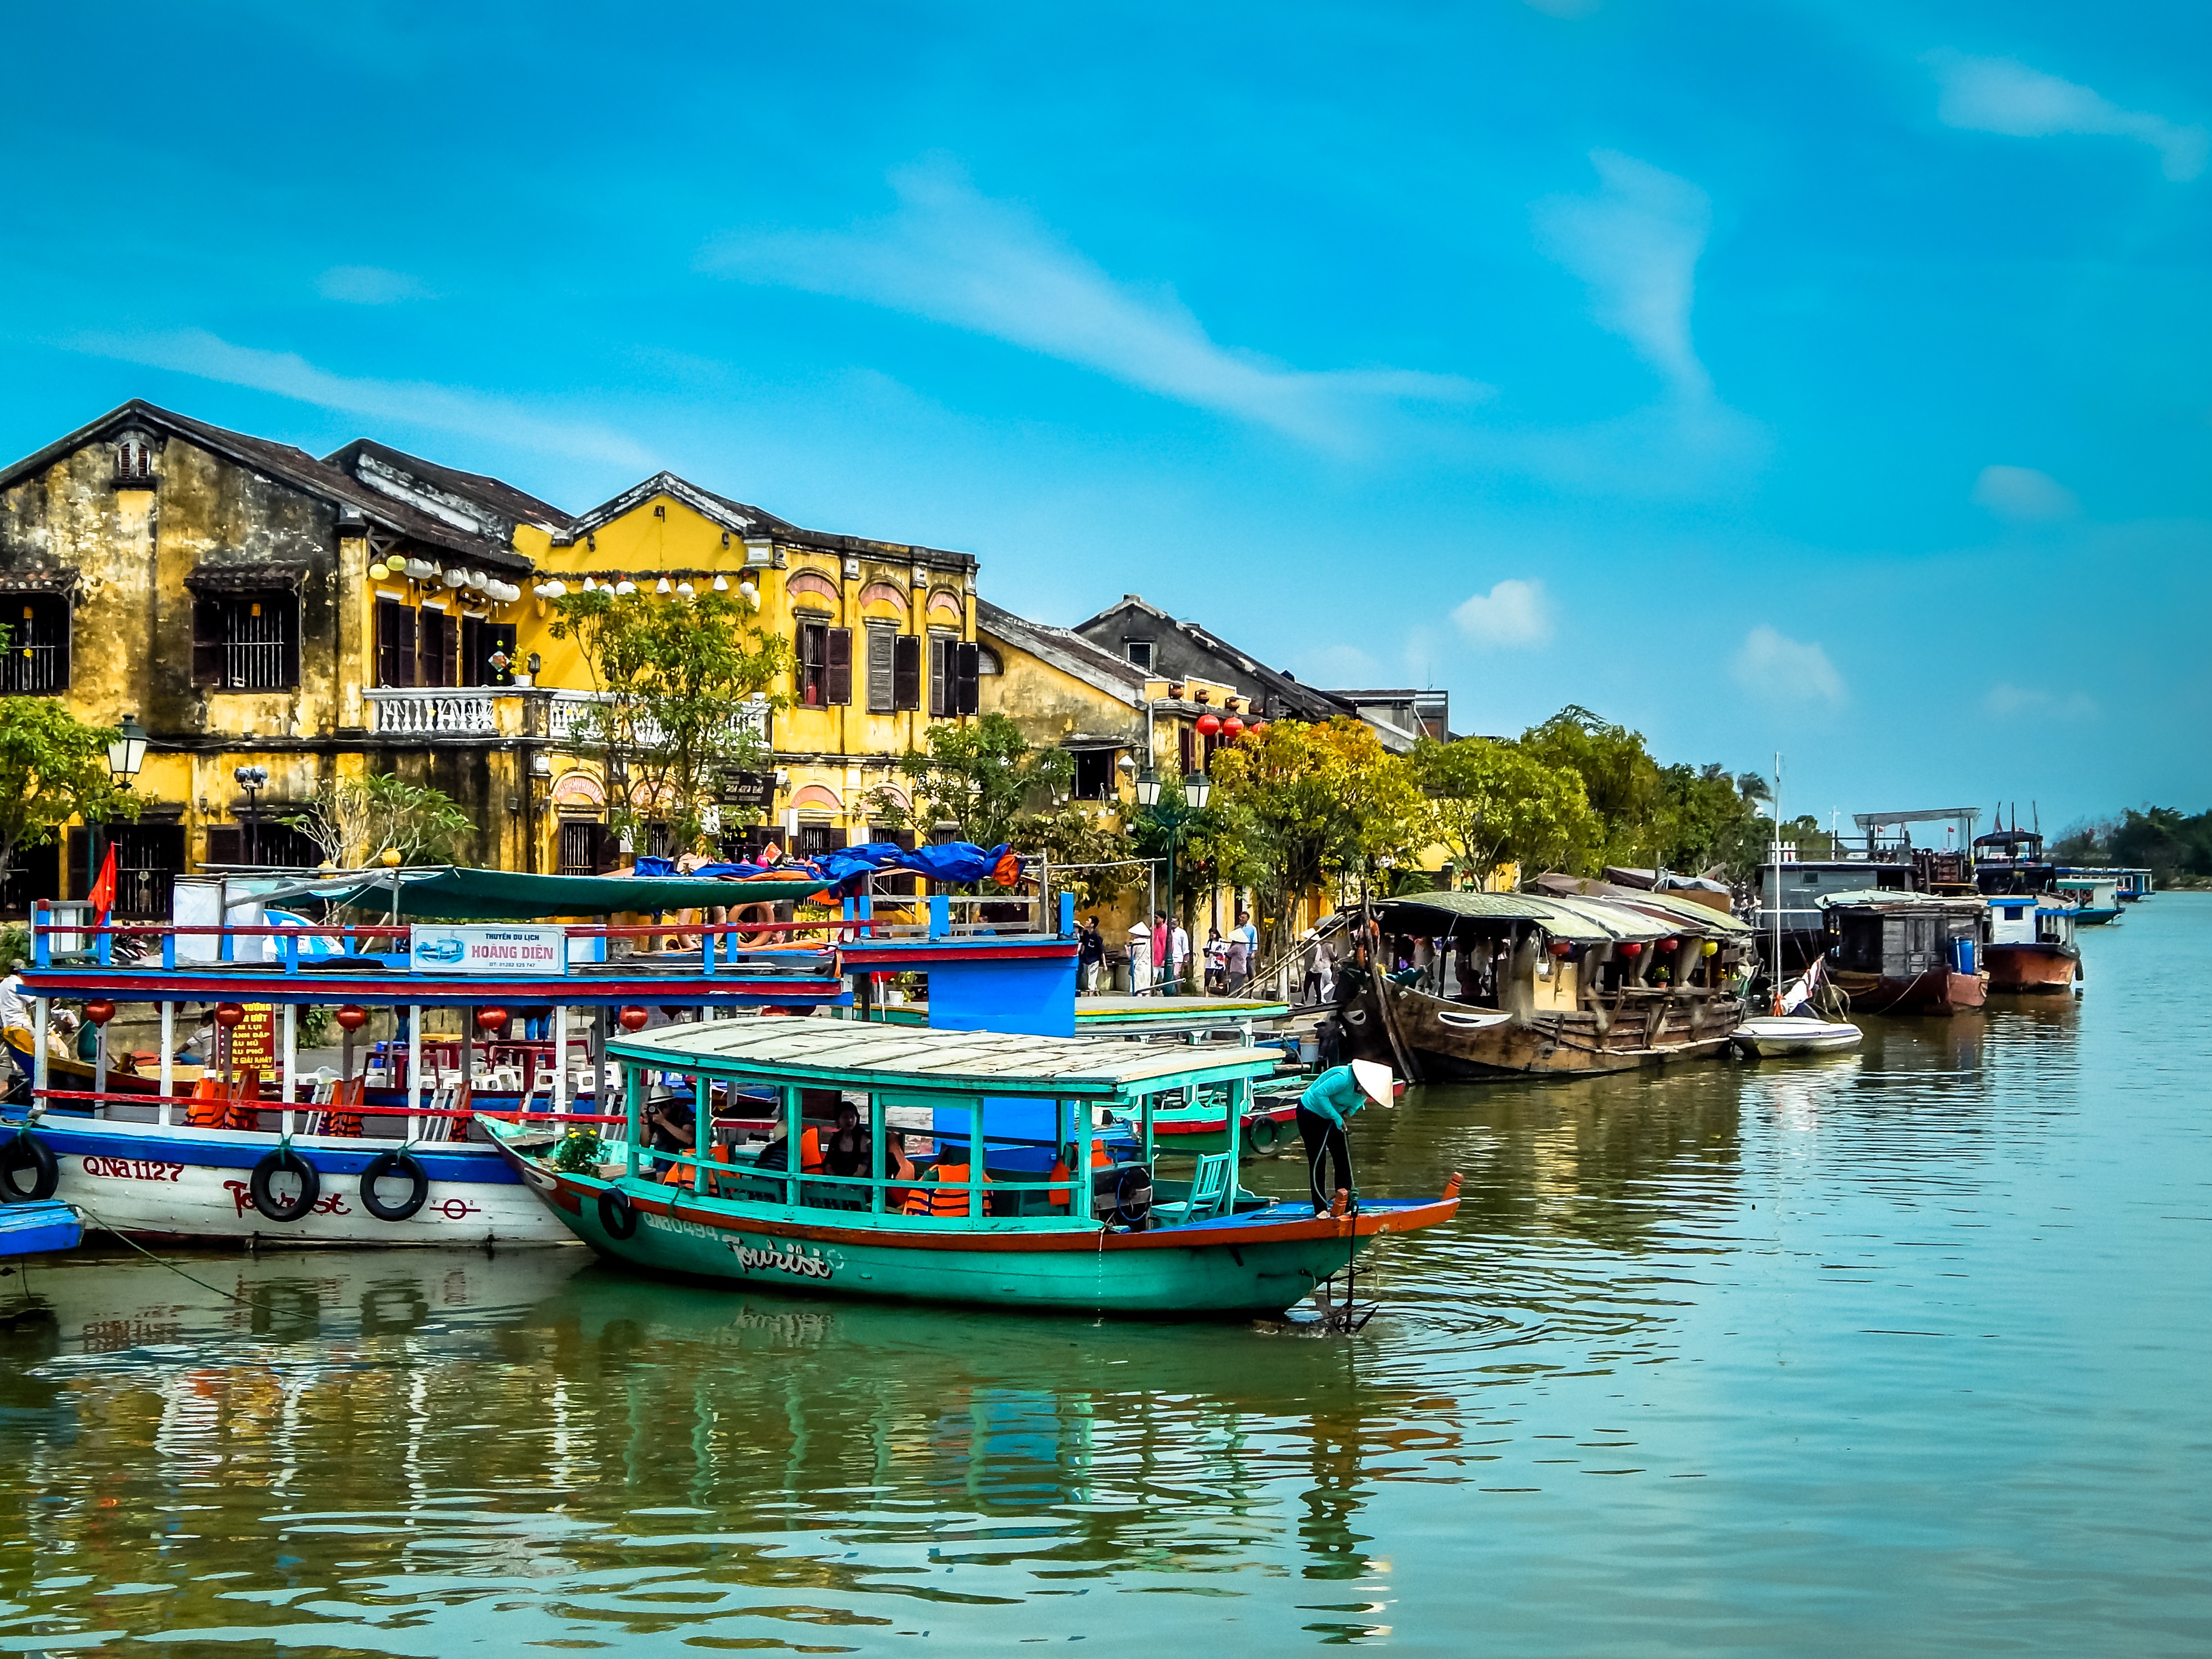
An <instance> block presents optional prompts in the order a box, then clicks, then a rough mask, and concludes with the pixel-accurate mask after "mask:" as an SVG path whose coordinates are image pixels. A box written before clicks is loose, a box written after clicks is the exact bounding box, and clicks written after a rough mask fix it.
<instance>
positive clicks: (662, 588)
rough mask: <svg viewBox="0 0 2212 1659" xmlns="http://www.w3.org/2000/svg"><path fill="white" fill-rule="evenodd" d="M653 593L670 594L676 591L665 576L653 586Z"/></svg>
mask: <svg viewBox="0 0 2212 1659" xmlns="http://www.w3.org/2000/svg"><path fill="white" fill-rule="evenodd" d="M674 591H675V590H674V589H672V588H671V587H670V586H669V585H668V578H667V577H665V576H663V577H662V578H661V579H660V580H659V581H657V582H655V583H654V584H653V592H656V593H669V592H674Z"/></svg>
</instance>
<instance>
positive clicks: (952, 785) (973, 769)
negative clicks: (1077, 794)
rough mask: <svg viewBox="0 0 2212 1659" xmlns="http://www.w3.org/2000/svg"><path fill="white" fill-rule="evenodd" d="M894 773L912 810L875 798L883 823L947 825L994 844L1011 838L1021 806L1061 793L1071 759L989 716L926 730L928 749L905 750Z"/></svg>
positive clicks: (981, 843) (986, 844) (985, 843)
mask: <svg viewBox="0 0 2212 1659" xmlns="http://www.w3.org/2000/svg"><path fill="white" fill-rule="evenodd" d="M899 772H900V774H901V775H902V776H903V777H904V778H905V779H906V781H907V793H908V794H909V795H911V796H912V797H913V799H914V805H913V806H912V807H910V808H906V807H901V806H900V805H898V803H897V802H896V800H894V799H890V797H889V796H886V795H884V794H881V793H878V796H877V797H876V801H875V808H876V811H878V813H879V814H880V815H881V817H882V821H883V822H884V823H890V824H891V825H892V826H893V827H894V828H900V829H903V828H905V827H907V826H908V825H909V824H911V825H913V826H914V827H915V829H919V830H922V831H927V830H928V829H931V828H932V827H933V826H934V825H936V824H939V823H953V824H957V826H959V834H960V838H961V839H962V840H963V841H970V842H975V845H977V846H978V847H996V846H998V845H1000V843H1001V842H1012V841H1013V840H1014V839H1015V830H1016V825H1017V823H1018V822H1019V821H1020V819H1021V818H1022V817H1023V814H1024V810H1025V809H1026V808H1028V807H1030V806H1031V805H1039V806H1042V805H1045V804H1046V803H1047V801H1048V800H1049V798H1050V797H1051V796H1053V795H1054V794H1055V793H1065V792H1066V789H1067V787H1068V785H1069V783H1070V782H1071V781H1073V778H1074V775H1075V761H1074V759H1073V757H1071V756H1070V755H1069V754H1068V753H1067V751H1066V750H1064V749H1037V748H1033V747H1032V746H1031V745H1030V741H1029V739H1028V738H1024V736H1023V735H1022V731H1021V727H1019V726H1016V725H1015V724H1014V723H1013V721H1012V720H1008V719H1007V718H1006V716H1005V715H1004V714H985V715H983V716H982V717H981V718H980V719H979V720H976V721H975V723H974V724H973V725H968V726H931V727H930V728H929V748H928V750H927V752H924V751H922V750H908V751H907V753H906V754H905V756H904V757H902V758H901V760H900V762H899ZM1022 850H1029V849H1027V848H1024V849H1022Z"/></svg>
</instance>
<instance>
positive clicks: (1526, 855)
mask: <svg viewBox="0 0 2212 1659" xmlns="http://www.w3.org/2000/svg"><path fill="white" fill-rule="evenodd" d="M1407 765H1408V766H1409V767H1410V769H1412V772H1413V779H1414V781H1416V782H1417V783H1418V784H1419V786H1420V788H1421V792H1422V793H1423V794H1425V796H1427V798H1428V804H1429V823H1430V832H1431V835H1432V836H1434V838H1435V839H1436V841H1437V842H1438V843H1439V844H1440V845H1442V846H1443V847H1446V848H1449V849H1450V851H1451V854H1452V856H1453V859H1454V860H1455V862H1456V863H1457V865H1458V866H1459V869H1460V872H1461V873H1462V875H1464V876H1467V877H1469V878H1472V884H1473V885H1474V886H1476V887H1480V886H1483V885H1484V884H1486V883H1487V882H1488V881H1489V879H1490V878H1491V876H1492V874H1493V873H1494V872H1496V871H1497V870H1498V868H1499V867H1500V866H1504V865H1508V864H1516V865H1519V866H1521V867H1522V869H1523V870H1524V871H1533V870H1540V869H1547V868H1553V867H1557V868H1570V867H1572V866H1576V865H1577V864H1578V863H1579V862H1580V861H1581V860H1582V858H1583V854H1584V853H1585V851H1586V850H1587V848H1588V847H1589V843H1590V842H1593V841H1595V838H1596V835H1597V819H1596V817H1595V814H1594V813H1592V811H1590V806H1589V798H1588V796H1587V795H1586V794H1585V793H1584V791H1583V780H1582V775H1581V774H1579V773H1578V772H1576V771H1574V770H1573V769H1571V768H1568V767H1561V766H1547V765H1546V764H1545V763H1543V762H1542V761H1541V760H1538V759H1537V758H1536V757H1534V756H1533V755H1531V754H1529V753H1528V751H1527V750H1523V749H1522V748H1520V747H1518V746H1517V745H1516V744H1510V743H1493V742H1492V741H1490V740H1489V739H1488V738H1461V739H1460V740H1459V741H1458V742H1456V743H1438V742H1437V741H1436V740H1435V739H1434V738H1422V739H1421V740H1420V741H1419V743H1417V744H1414V745H1413V753H1412V754H1411V755H1410V756H1408V757H1407Z"/></svg>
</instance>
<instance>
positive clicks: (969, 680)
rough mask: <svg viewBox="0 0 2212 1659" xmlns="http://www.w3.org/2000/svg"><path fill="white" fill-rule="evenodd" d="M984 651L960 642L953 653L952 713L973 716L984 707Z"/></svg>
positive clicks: (972, 644)
mask: <svg viewBox="0 0 2212 1659" xmlns="http://www.w3.org/2000/svg"><path fill="white" fill-rule="evenodd" d="M981 657H982V651H981V647H978V646H976V645H975V644H974V643H973V642H972V641H965V640H963V641H960V642H959V643H958V644H957V646H956V647H954V649H953V653H952V665H953V666H952V678H953V697H952V712H953V713H954V714H974V713H975V711H976V710H977V709H978V708H981V706H982V680H981V666H982V664H981Z"/></svg>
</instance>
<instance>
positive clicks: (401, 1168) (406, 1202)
mask: <svg viewBox="0 0 2212 1659" xmlns="http://www.w3.org/2000/svg"><path fill="white" fill-rule="evenodd" d="M393 1176H404V1177H405V1179H406V1180H407V1181H408V1182H410V1183H411V1184H410V1187H409V1189H408V1193H407V1196H406V1197H404V1198H403V1199H401V1200H399V1202H398V1203H397V1204H386V1202H385V1201H384V1200H382V1199H380V1198H379V1197H378V1196H377V1195H376V1183H377V1182H380V1181H389V1180H391V1179H392V1177H393ZM429 1201H430V1174H429V1171H428V1170H425V1169H424V1168H423V1167H422V1164H419V1163H418V1162H416V1159H415V1158H414V1157H413V1156H412V1155H411V1154H410V1153H407V1152H379V1153H378V1154H377V1155H376V1156H375V1157H374V1158H371V1159H369V1160H368V1168H367V1169H365V1170H362V1172H361V1207H362V1209H364V1210H366V1211H368V1212H369V1213H370V1214H371V1215H373V1216H374V1217H375V1218H377V1219H378V1220H379V1221H405V1220H408V1219H410V1218H411V1217H412V1216H413V1215H414V1213H415V1212H416V1211H417V1210H419V1209H421V1208H422V1206H424V1205H425V1204H427V1203H428V1202H429Z"/></svg>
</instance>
